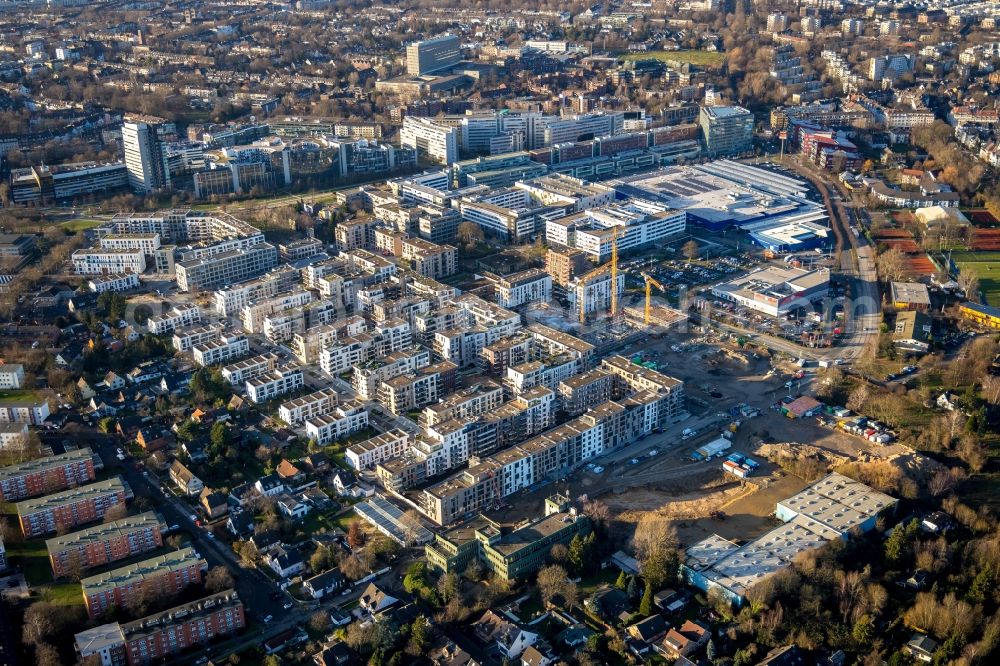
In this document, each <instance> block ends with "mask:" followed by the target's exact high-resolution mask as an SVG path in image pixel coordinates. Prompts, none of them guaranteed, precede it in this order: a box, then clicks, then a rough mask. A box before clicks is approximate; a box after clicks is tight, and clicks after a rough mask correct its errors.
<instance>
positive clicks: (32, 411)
mask: <svg viewBox="0 0 1000 666" xmlns="http://www.w3.org/2000/svg"><path fill="white" fill-rule="evenodd" d="M50 413H51V412H49V403H48V402H46V401H44V400H43V401H42V402H20V401H15V400H6V401H3V402H0V423H30V424H31V425H41V424H42V423H43V422H44V421H45V419H47V418H49V414H50Z"/></svg>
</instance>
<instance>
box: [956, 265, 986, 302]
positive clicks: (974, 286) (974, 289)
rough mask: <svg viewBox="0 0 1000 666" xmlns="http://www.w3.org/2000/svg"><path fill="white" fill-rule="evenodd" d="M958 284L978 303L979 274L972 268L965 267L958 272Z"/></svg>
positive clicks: (968, 297) (969, 297)
mask: <svg viewBox="0 0 1000 666" xmlns="http://www.w3.org/2000/svg"><path fill="white" fill-rule="evenodd" d="M956 282H958V286H960V287H961V288H962V291H963V292H965V297H966V298H967V299H969V300H970V301H972V302H973V303H978V302H979V301H980V300H981V299H980V296H979V276H978V275H976V271H974V270H972V269H971V268H963V269H962V270H960V271H959V272H958V279H957V280H956Z"/></svg>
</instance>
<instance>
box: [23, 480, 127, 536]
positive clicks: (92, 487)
mask: <svg viewBox="0 0 1000 666" xmlns="http://www.w3.org/2000/svg"><path fill="white" fill-rule="evenodd" d="M131 497H132V491H131V489H130V488H129V487H128V486H127V485H125V483H124V482H123V481H122V480H121V477H117V476H116V477H113V478H111V479H107V480H106V481H97V482H95V483H91V484H88V485H85V486H80V487H78V488H73V489H71V490H64V491H62V492H59V493H55V494H53V495H46V496H45V497H39V498H36V499H28V500H22V501H20V502H18V503H17V515H18V519H19V521H20V524H21V532H23V533H24V536H25V537H26V538H29V539H30V538H33V537H37V536H41V535H43V534H50V533H52V532H57V531H59V530H68V529H70V528H72V527H76V526H77V525H83V524H84V523H90V522H94V521H97V520H101V519H102V518H103V517H104V513H105V512H106V511H107V510H108V509H110V508H111V507H113V506H118V505H119V504H125V502H126V500H127V499H129V498H131Z"/></svg>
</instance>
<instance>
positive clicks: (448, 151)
mask: <svg viewBox="0 0 1000 666" xmlns="http://www.w3.org/2000/svg"><path fill="white" fill-rule="evenodd" d="M399 142H400V143H401V144H402V145H403V146H408V147H410V148H415V149H416V151H417V155H418V156H419V157H421V158H422V159H425V160H429V161H431V162H436V163H437V164H445V165H448V164H452V163H454V162H456V161H458V129H457V128H455V127H446V126H443V125H440V124H437V123H435V122H434V121H433V120H431V119H429V118H415V117H412V116H407V117H405V118H403V127H402V129H401V130H400V131H399Z"/></svg>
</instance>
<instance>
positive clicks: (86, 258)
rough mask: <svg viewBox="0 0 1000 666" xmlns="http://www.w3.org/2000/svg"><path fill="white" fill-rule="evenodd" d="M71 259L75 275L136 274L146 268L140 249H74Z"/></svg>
mask: <svg viewBox="0 0 1000 666" xmlns="http://www.w3.org/2000/svg"><path fill="white" fill-rule="evenodd" d="M72 259H73V270H74V272H76V274H77V275H109V274H111V275H113V274H118V273H137V274H138V273H142V272H143V271H145V270H146V255H145V254H143V253H142V251H141V250H110V249H109V250H105V249H96V248H94V249H89V250H76V251H75V252H73V257H72Z"/></svg>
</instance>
